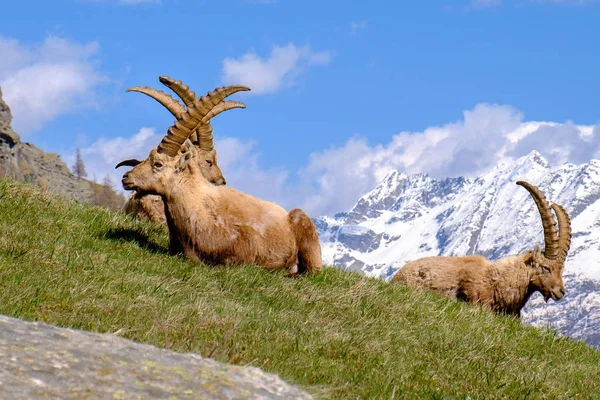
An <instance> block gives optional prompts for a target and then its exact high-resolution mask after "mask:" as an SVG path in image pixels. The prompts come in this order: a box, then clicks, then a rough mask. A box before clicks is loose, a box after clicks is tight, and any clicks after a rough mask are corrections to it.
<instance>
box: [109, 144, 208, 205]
mask: <svg viewBox="0 0 600 400" xmlns="http://www.w3.org/2000/svg"><path fill="white" fill-rule="evenodd" d="M197 154H198V151H197V150H196V149H195V148H194V146H193V145H192V144H191V142H190V141H189V140H186V141H185V142H184V143H183V144H182V145H181V147H180V149H179V151H178V152H177V154H175V156H174V157H171V156H169V155H168V154H166V153H161V152H159V151H158V149H152V150H151V151H150V155H149V156H148V158H146V159H145V160H144V161H140V162H139V163H138V164H137V165H136V166H135V167H134V168H133V169H131V170H130V171H128V172H126V173H125V174H124V175H123V179H122V180H121V182H122V183H123V189H125V190H136V191H138V192H140V193H148V194H158V195H166V194H167V188H169V187H172V185H174V184H175V179H177V177H178V175H179V174H181V173H182V172H183V171H184V170H185V169H186V168H187V167H188V164H189V162H190V160H192V159H194V158H195V156H197Z"/></svg>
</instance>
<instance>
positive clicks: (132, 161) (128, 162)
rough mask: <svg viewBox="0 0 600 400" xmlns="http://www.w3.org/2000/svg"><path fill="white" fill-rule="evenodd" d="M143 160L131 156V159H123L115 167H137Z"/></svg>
mask: <svg viewBox="0 0 600 400" xmlns="http://www.w3.org/2000/svg"><path fill="white" fill-rule="evenodd" d="M141 163H142V162H141V161H140V160H138V159H135V158H130V159H129V160H123V161H121V162H120V163H118V164H117V166H116V167H115V169H117V168H119V167H123V166H127V167H135V166H136V165H138V164H141Z"/></svg>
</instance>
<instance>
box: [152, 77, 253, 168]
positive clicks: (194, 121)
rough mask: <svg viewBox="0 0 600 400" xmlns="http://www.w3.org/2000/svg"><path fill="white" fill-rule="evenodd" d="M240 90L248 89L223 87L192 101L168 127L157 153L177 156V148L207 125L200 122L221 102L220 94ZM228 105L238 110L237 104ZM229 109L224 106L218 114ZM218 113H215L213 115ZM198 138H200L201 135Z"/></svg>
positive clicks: (243, 87)
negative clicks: (202, 126)
mask: <svg viewBox="0 0 600 400" xmlns="http://www.w3.org/2000/svg"><path fill="white" fill-rule="evenodd" d="M240 90H250V89H249V88H247V87H245V86H229V87H223V88H218V89H215V90H213V91H212V92H209V93H208V94H207V95H206V96H202V97H201V98H196V99H194V104H192V105H191V106H189V107H188V109H187V110H186V112H185V113H184V114H182V115H181V118H180V119H178V120H177V121H175V123H174V124H173V125H172V126H171V127H169V129H168V130H167V134H166V135H165V137H163V139H162V140H161V142H160V144H159V145H158V148H157V151H158V152H159V153H165V154H167V155H168V156H170V157H174V156H175V155H176V154H177V151H178V150H179V147H180V146H181V145H182V144H183V142H184V141H185V140H186V139H187V138H189V137H190V135H191V134H192V133H193V132H194V131H196V130H197V129H200V130H202V129H204V128H201V125H209V120H205V122H204V124H203V122H202V121H203V119H204V117H206V116H207V115H209V114H210V113H211V111H212V109H213V108H214V107H215V106H216V105H217V104H218V103H220V102H221V101H222V100H223V98H224V97H221V96H222V94H223V93H229V94H233V93H235V92H239V91H240ZM229 104H235V106H230V107H229V108H239V105H238V104H237V102H233V103H229ZM229 108H227V106H224V107H223V110H221V111H219V112H222V111H225V109H229ZM219 112H216V113H215V115H216V114H218V113H219ZM199 136H200V137H201V136H202V135H199ZM211 142H212V139H211Z"/></svg>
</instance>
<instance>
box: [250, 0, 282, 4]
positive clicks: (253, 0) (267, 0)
mask: <svg viewBox="0 0 600 400" xmlns="http://www.w3.org/2000/svg"><path fill="white" fill-rule="evenodd" d="M242 2H243V3H250V4H275V3H277V0H242Z"/></svg>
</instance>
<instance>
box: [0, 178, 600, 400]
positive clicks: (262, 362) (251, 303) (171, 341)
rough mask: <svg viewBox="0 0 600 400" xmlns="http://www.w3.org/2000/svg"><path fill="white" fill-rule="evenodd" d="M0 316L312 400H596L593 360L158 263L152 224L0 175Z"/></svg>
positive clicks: (247, 272) (569, 344) (269, 278)
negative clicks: (142, 346) (259, 372)
mask: <svg viewBox="0 0 600 400" xmlns="http://www.w3.org/2000/svg"><path fill="white" fill-rule="evenodd" d="M0 232H1V233H0V313H2V314H6V315H11V316H15V317H19V318H24V319H27V320H42V321H46V322H48V323H51V324H55V325H59V326H64V327H73V328H80V329H86V330H92V331H99V332H117V333H118V334H119V335H121V336H123V337H127V338H130V339H133V340H136V341H140V342H146V343H151V344H154V345H157V346H161V347H166V348H169V349H173V350H176V351H184V352H186V351H191V352H195V353H199V354H201V355H203V356H210V357H213V358H215V359H217V360H220V361H224V362H232V363H236V364H243V365H246V364H250V365H254V366H257V367H261V368H263V369H265V370H267V371H270V372H274V373H277V374H279V375H280V376H282V377H283V378H284V379H286V380H287V381H289V382H292V383H295V384H297V385H299V386H301V387H303V388H304V389H305V390H307V391H308V392H311V393H313V394H314V395H316V396H317V397H322V398H388V399H389V398H393V397H394V396H395V398H406V397H409V398H410V397H421V398H422V397H427V398H446V397H451V398H454V397H461V398H462V397H466V396H467V395H471V397H472V398H491V397H493V398H524V397H529V398H542V397H543V398H548V399H550V398H560V399H565V398H571V397H574V398H600V351H598V350H593V349H592V348H590V347H588V346H587V345H585V344H583V343H578V342H573V341H570V340H567V339H563V338H560V337H559V336H557V335H556V334H554V333H553V332H550V331H542V330H538V329H534V328H530V327H526V326H523V325H522V324H521V323H520V322H519V321H517V320H514V319H512V318H507V317H497V316H494V315H492V314H491V313H489V312H486V311H485V310H480V309H479V308H477V307H472V306H468V305H465V304H459V303H456V302H451V301H449V300H446V299H445V298H441V297H438V296H436V295H433V294H429V293H416V292H413V291H412V290H410V289H408V288H406V287H403V286H401V285H389V284H386V283H384V282H381V281H379V280H376V279H368V278H364V277H362V276H360V275H358V274H353V273H347V272H342V271H338V270H335V269H333V268H325V270H324V272H323V273H322V274H320V275H318V276H314V277H307V278H301V279H292V278H286V277H284V273H283V272H281V273H279V272H275V273H273V272H267V271H263V270H261V269H259V268H256V267H246V268H211V267H207V266H203V265H194V264H191V263H189V262H187V261H185V260H184V259H182V258H178V257H169V256H168V255H166V248H167V235H166V234H165V232H164V231H162V230H157V229H155V228H153V227H151V226H150V225H149V224H145V223H140V222H135V221H133V220H131V219H129V218H126V217H125V216H123V215H120V214H115V213H111V212H109V211H106V210H103V209H100V208H95V207H91V206H86V205H79V204H73V203H67V202H65V201H63V200H60V199H57V198H54V197H50V196H47V195H41V194H40V193H39V192H38V190H37V189H35V188H33V187H30V186H27V185H24V184H21V183H15V182H12V181H5V180H0Z"/></svg>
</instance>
